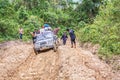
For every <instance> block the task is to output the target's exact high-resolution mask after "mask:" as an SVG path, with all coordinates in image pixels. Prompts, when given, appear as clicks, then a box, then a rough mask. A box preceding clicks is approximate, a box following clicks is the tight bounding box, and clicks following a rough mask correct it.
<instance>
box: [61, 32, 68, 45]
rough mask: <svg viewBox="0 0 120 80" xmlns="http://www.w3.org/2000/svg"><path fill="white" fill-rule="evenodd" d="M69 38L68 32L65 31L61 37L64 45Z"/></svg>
mask: <svg viewBox="0 0 120 80" xmlns="http://www.w3.org/2000/svg"><path fill="white" fill-rule="evenodd" d="M67 38H68V37H67V34H66V32H64V34H63V35H62V37H61V39H62V40H63V45H66V41H67Z"/></svg>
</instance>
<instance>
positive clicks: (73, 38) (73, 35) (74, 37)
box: [67, 29, 76, 48]
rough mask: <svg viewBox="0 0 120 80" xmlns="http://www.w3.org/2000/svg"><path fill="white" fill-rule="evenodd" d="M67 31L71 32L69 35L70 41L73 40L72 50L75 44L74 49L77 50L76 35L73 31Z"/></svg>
mask: <svg viewBox="0 0 120 80" xmlns="http://www.w3.org/2000/svg"><path fill="white" fill-rule="evenodd" d="M67 31H68V32H69V35H70V40H71V48H73V44H74V47H75V48H76V41H75V39H76V36H75V33H74V31H73V30H72V29H67Z"/></svg>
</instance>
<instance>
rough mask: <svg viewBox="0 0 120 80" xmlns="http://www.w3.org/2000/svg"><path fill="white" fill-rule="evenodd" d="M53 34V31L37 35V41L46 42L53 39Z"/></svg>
mask: <svg viewBox="0 0 120 80" xmlns="http://www.w3.org/2000/svg"><path fill="white" fill-rule="evenodd" d="M52 37H53V33H52V32H51V31H45V32H43V33H41V34H39V35H37V40H44V39H46V38H52Z"/></svg>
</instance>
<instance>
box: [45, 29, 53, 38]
mask: <svg viewBox="0 0 120 80" xmlns="http://www.w3.org/2000/svg"><path fill="white" fill-rule="evenodd" d="M43 36H44V37H45V38H51V37H53V33H52V32H51V31H45V32H44V33H43Z"/></svg>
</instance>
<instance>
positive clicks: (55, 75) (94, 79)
mask: <svg viewBox="0 0 120 80" xmlns="http://www.w3.org/2000/svg"><path fill="white" fill-rule="evenodd" d="M69 45H70V44H69V42H68V43H67V45H66V46H59V48H58V51H57V52H54V51H53V50H47V51H43V52H41V53H39V54H38V55H36V54H35V53H34V51H33V45H32V44H30V43H24V42H20V41H10V42H6V43H2V44H0V80H117V79H115V78H113V77H114V74H113V73H112V71H111V67H110V66H108V65H107V64H106V63H104V62H102V61H101V60H99V58H98V57H97V56H95V55H93V54H92V53H91V52H89V51H85V50H82V49H81V48H80V47H78V46H77V48H71V47H70V46H69ZM118 80H119V79H118Z"/></svg>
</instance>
